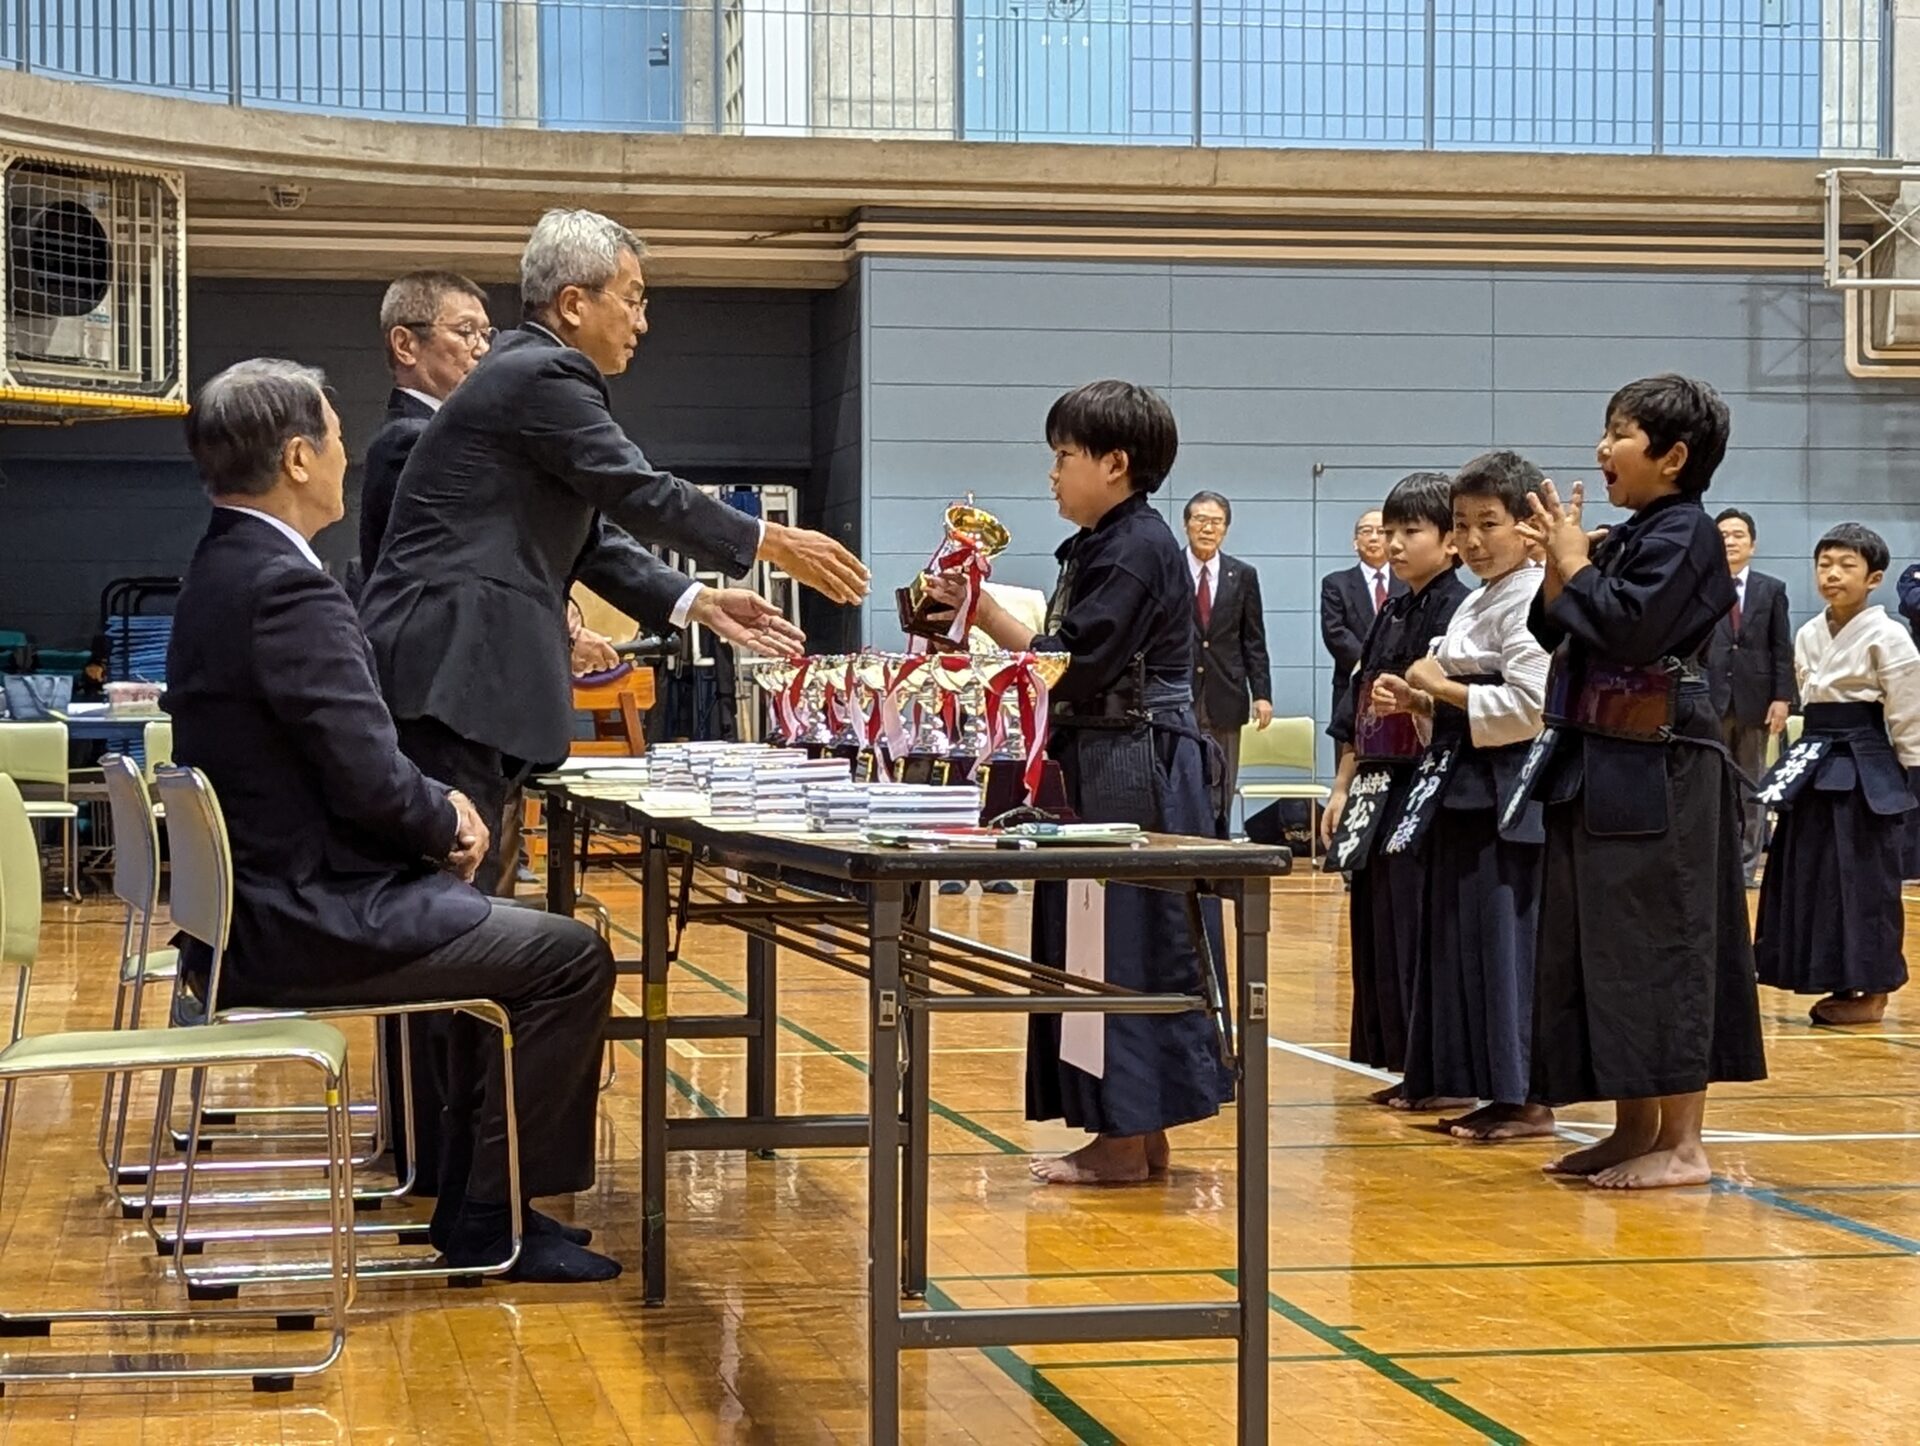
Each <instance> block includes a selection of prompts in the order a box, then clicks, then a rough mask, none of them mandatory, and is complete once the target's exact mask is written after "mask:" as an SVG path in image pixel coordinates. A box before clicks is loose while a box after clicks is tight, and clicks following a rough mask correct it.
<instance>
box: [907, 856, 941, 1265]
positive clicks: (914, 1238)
mask: <svg viewBox="0 0 1920 1446" xmlns="http://www.w3.org/2000/svg"><path fill="white" fill-rule="evenodd" d="M932 893H933V888H932V886H931V885H929V884H915V885H912V886H911V887H910V888H909V890H908V895H909V900H910V902H909V905H908V909H907V920H908V922H909V923H911V924H912V925H913V926H914V927H915V928H916V929H919V930H923V931H924V930H925V929H926V927H927V915H928V912H929V910H928V901H929V899H930V898H931V896H932ZM906 1025H907V1069H906V1115H905V1128H906V1135H907V1139H906V1145H907V1160H906V1167H905V1172H904V1174H903V1175H902V1177H901V1182H900V1195H901V1202H900V1213H901V1216H902V1217H903V1223H904V1225H905V1227H906V1231H905V1239H904V1240H903V1241H902V1248H903V1253H902V1260H901V1272H900V1294H901V1295H903V1296H905V1297H907V1299H909V1300H924V1299H926V1295H927V1173H928V1171H927V1166H928V1159H929V1156H930V1154H931V1150H932V1141H931V1140H930V1138H929V1134H928V1119H927V1115H928V1110H927V1100H928V1096H929V1094H930V1092H931V1091H932V1088H933V1052H932V1043H933V1041H932V1026H933V1020H932V1017H931V1016H930V1015H929V1014H928V1013H927V1011H926V1010H924V1009H909V1010H908V1011H907V1014H906Z"/></svg>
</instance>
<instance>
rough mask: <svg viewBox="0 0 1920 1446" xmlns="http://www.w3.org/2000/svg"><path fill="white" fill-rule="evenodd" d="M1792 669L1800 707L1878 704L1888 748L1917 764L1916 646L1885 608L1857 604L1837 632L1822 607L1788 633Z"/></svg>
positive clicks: (1919, 697) (1919, 694) (1919, 675)
mask: <svg viewBox="0 0 1920 1446" xmlns="http://www.w3.org/2000/svg"><path fill="white" fill-rule="evenodd" d="M1793 672H1794V676H1795V678H1797V679H1798V680H1799V683H1800V702H1801V704H1802V705H1803V706H1804V705H1805V704H1808V703H1881V704H1884V705H1885V708H1886V714H1887V734H1888V736H1889V737H1890V738H1892V739H1893V751H1894V752H1895V753H1896V754H1898V755H1899V757H1900V762H1901V765H1902V766H1903V767H1906V768H1915V767H1920V648H1916V647H1915V646H1914V643H1913V634H1912V633H1911V632H1909V631H1908V630H1907V627H1906V624H1904V623H1897V622H1895V621H1894V620H1893V619H1892V618H1890V617H1888V616H1887V610H1886V609H1885V608H1883V607H1881V606H1880V605H1879V604H1878V603H1874V604H1873V605H1871V606H1869V607H1865V608H1862V609H1861V610H1860V611H1859V612H1858V613H1856V614H1855V615H1854V616H1853V617H1852V618H1850V619H1849V620H1848V622H1847V625H1846V626H1845V627H1843V628H1842V629H1840V631H1839V632H1838V633H1837V634H1836V633H1832V632H1830V631H1828V629H1827V615H1826V612H1825V611H1824V610H1822V611H1821V612H1820V613H1818V614H1817V615H1815V617H1814V618H1813V619H1812V620H1811V621H1810V622H1808V623H1806V624H1805V625H1803V626H1802V627H1801V629H1800V631H1799V632H1798V633H1796V634H1795V635H1794V639H1793Z"/></svg>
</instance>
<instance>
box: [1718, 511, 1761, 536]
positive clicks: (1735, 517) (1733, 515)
mask: <svg viewBox="0 0 1920 1446" xmlns="http://www.w3.org/2000/svg"><path fill="white" fill-rule="evenodd" d="M1723 522H1744V523H1746V524H1747V541H1748V542H1758V541H1759V540H1760V529H1759V528H1757V527H1755V526H1754V525H1753V515H1752V514H1751V513H1747V512H1742V511H1741V510H1740V509H1739V508H1738V507H1729V508H1727V509H1726V510H1725V511H1724V512H1722V513H1721V514H1720V515H1719V516H1718V517H1716V518H1714V519H1713V525H1714V526H1715V527H1718V526H1719V525H1720V524H1721V523H1723Z"/></svg>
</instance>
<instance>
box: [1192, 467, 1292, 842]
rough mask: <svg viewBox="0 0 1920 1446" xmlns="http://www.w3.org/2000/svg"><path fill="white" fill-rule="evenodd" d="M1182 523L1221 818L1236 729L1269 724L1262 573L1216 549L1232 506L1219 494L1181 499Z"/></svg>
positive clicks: (1228, 794) (1236, 766)
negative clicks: (1215, 748) (1219, 755)
mask: <svg viewBox="0 0 1920 1446" xmlns="http://www.w3.org/2000/svg"><path fill="white" fill-rule="evenodd" d="M1182 519H1183V521H1184V522H1185V523H1186V529H1187V571H1188V572H1189V573H1191V574H1192V576H1193V627H1194V635H1193V641H1194V647H1193V705H1194V712H1195V714H1196V716H1197V717H1198V718H1199V720H1200V726H1201V727H1202V728H1204V729H1206V730H1207V732H1209V733H1211V734H1212V735H1213V737H1214V741H1216V742H1217V743H1219V745H1220V749H1221V752H1223V753H1224V754H1225V755H1226V761H1227V767H1226V776H1225V778H1224V779H1223V780H1222V789H1221V793H1220V796H1219V798H1217V799H1216V800H1215V806H1216V807H1217V808H1218V809H1219V810H1220V811H1221V812H1222V813H1225V812H1226V810H1227V809H1228V808H1229V807H1231V805H1232V803H1233V791H1234V788H1235V786H1236V785H1237V784H1238V783H1239V779H1240V729H1241V728H1242V726H1244V725H1245V723H1246V722H1247V719H1248V717H1249V716H1251V717H1252V718H1253V719H1254V720H1255V721H1257V722H1258V723H1259V725H1260V726H1261V727H1262V728H1265V727H1266V726H1267V725H1268V724H1269V723H1271V722H1273V673H1272V670H1271V669H1270V668H1269V667H1268V665H1267V619H1266V613H1265V611H1264V609H1263V608H1262V606H1261V603H1260V574H1259V573H1258V572H1256V571H1255V570H1254V569H1253V568H1251V567H1249V566H1248V565H1247V564H1246V563H1244V562H1241V561H1240V560H1239V559H1238V558H1233V557H1228V556H1227V555H1226V553H1224V552H1222V551H1221V550H1220V549H1221V547H1222V546H1223V545H1224V544H1225V543H1226V540H1227V529H1228V528H1229V527H1231V526H1232V525H1233V504H1232V503H1231V502H1229V501H1227V499H1226V498H1224V497H1222V496H1221V495H1220V494H1219V493H1218V492H1196V493H1194V494H1193V496H1192V497H1190V498H1188V499H1187V506H1186V510H1185V511H1184V512H1183V513H1182ZM1249 695H1251V697H1252V708H1251V714H1249V708H1248V697H1249Z"/></svg>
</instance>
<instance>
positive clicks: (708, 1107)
mask: <svg viewBox="0 0 1920 1446" xmlns="http://www.w3.org/2000/svg"><path fill="white" fill-rule="evenodd" d="M620 1043H621V1044H623V1045H625V1046H626V1050H627V1053H628V1054H631V1055H632V1056H633V1057H634V1058H635V1059H639V1058H641V1054H640V1045H639V1043H638V1042H637V1041H635V1040H631V1039H623V1040H621V1041H620ZM667 1083H668V1084H670V1085H672V1086H673V1087H674V1088H675V1089H677V1090H678V1091H680V1094H681V1097H682V1098H683V1099H687V1100H691V1101H692V1102H693V1107H694V1108H695V1109H697V1110H699V1111H700V1113H701V1114H703V1115H705V1116H707V1117H708V1118H709V1119H715V1120H717V1119H719V1118H720V1116H721V1114H722V1111H721V1109H720V1106H718V1105H716V1104H715V1103H714V1102H713V1101H712V1100H710V1099H708V1098H707V1097H706V1095H704V1094H702V1093H701V1092H700V1090H699V1088H698V1087H696V1086H695V1085H694V1083H693V1082H692V1081H691V1080H687V1079H683V1078H682V1077H681V1076H680V1075H679V1074H678V1073H677V1072H675V1071H674V1070H668V1071H667ZM862 1158H863V1159H864V1158H865V1157H864V1156H862Z"/></svg>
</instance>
